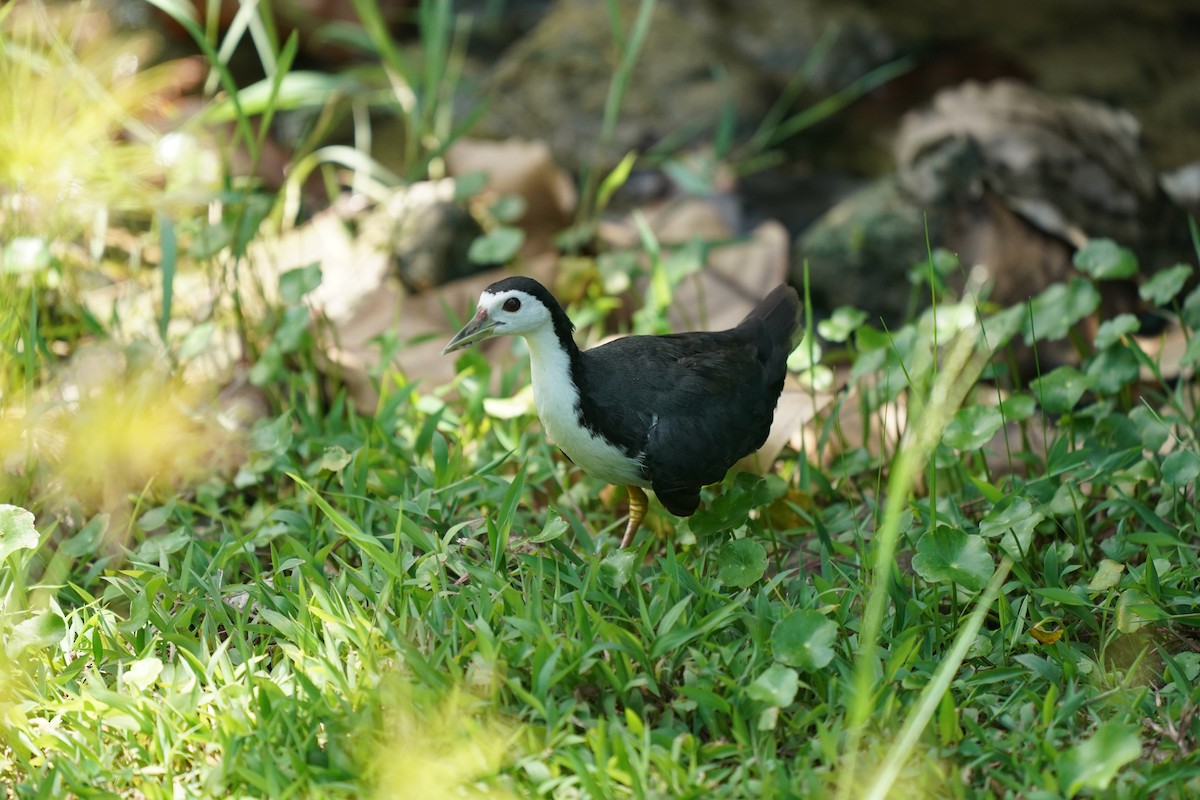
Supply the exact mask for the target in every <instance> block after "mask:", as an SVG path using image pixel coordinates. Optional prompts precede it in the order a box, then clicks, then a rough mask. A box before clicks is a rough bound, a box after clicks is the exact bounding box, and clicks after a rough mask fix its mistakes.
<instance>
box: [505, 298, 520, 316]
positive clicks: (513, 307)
mask: <svg viewBox="0 0 1200 800" xmlns="http://www.w3.org/2000/svg"><path fill="white" fill-rule="evenodd" d="M503 308H504V310H505V311H508V312H513V311H520V310H521V301H520V300H518V299H517V298H515V297H510V298H508V299H507V300H505V301H504V306H503Z"/></svg>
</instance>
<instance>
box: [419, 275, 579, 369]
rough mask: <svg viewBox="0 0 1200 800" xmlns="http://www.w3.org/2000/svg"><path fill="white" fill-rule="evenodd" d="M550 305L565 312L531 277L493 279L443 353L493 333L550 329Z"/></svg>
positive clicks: (552, 323) (551, 322)
mask: <svg viewBox="0 0 1200 800" xmlns="http://www.w3.org/2000/svg"><path fill="white" fill-rule="evenodd" d="M551 304H552V306H551ZM551 307H553V308H554V309H557V310H558V311H559V313H560V314H562V313H563V312H562V310H561V308H560V307H559V306H558V303H557V302H556V301H555V300H554V297H553V296H552V295H550V293H549V292H547V291H546V289H545V288H544V287H543V286H542V285H541V284H540V283H537V282H536V281H534V280H532V279H530V278H508V279H505V280H503V281H500V282H498V283H493V284H492V285H491V286H489V287H488V288H486V289H484V290H483V293H482V294H481V295H479V306H478V307H477V308H476V310H475V316H474V317H472V318H471V321H470V322H468V323H467V324H466V325H464V326H463V329H462V330H460V331H459V332H458V333H456V334H454V338H453V339H451V340H450V341H449V342H448V343H447V344H446V347H445V349H443V350H442V355H445V354H446V353H452V352H454V351H455V350H461V349H462V348H464V347H470V346H471V345H473V344H475V343H476V342H481V341H483V340H484V339H490V338H491V337H493V336H521V335H526V334H531V333H536V332H538V331H540V330H551V329H553V327H554V317H553V314H552V311H551ZM563 316H564V317H565V316H566V315H565V314H563Z"/></svg>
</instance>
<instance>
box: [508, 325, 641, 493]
mask: <svg viewBox="0 0 1200 800" xmlns="http://www.w3.org/2000/svg"><path fill="white" fill-rule="evenodd" d="M525 340H526V341H527V342H528V343H529V363H530V369H531V372H532V381H533V400H534V403H535V404H536V405H537V411H538V417H539V418H541V420H542V427H543V428H545V429H546V435H548V436H549V437H550V438H551V439H552V440H553V441H554V444H556V445H557V446H558V447H559V448H560V449H561V450H562V451H563V452H564V453H566V454H567V457H568V458H569V459H571V460H572V461H573V462H575V464H577V465H578V466H579V467H580V469H583V470H584V471H585V472H587V473H589V474H591V475H595V476H596V477H597V478H599V479H600V480H602V481H605V482H607V483H612V484H616V485H619V486H630V485H634V486H649V485H650V484H649V482H648V481H647V480H646V479H645V478H643V477H642V475H641V464H640V461H639V460H635V459H631V458H630V457H629V456H627V455H625V453H624V452H622V451H621V450H620V449H619V448H617V447H614V446H613V445H611V444H609V443H608V442H606V441H605V440H604V439H602V438H601V437H599V436H597V435H596V434H594V433H592V432H591V431H590V430H588V429H587V428H585V427H584V426H583V425H582V424H580V421H579V390H578V389H577V388H576V386H575V383H574V382H573V381H572V380H571V364H570V359H569V358H568V356H567V354H566V352H564V351H563V349H562V347H561V346H560V345H559V342H558V339H557V338H555V336H554V333H553V332H552V331H549V330H546V331H539V332H537V333H533V334H527V335H526V336H525Z"/></svg>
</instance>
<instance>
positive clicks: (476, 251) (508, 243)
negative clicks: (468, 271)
mask: <svg viewBox="0 0 1200 800" xmlns="http://www.w3.org/2000/svg"><path fill="white" fill-rule="evenodd" d="M524 243H525V231H523V230H521V229H520V228H511V227H509V226H507V225H502V226H500V227H499V228H496V229H495V230H494V231H492V232H491V233H487V234H484V235H483V236H480V237H479V238H478V239H476V240H475V241H473V242H471V247H470V249H468V250H467V258H469V259H471V263H473V264H504V263H505V262H507V261H508V260H509V259H511V258H512V257H513V256H515V255H516V254H517V251H518V250H520V249H521V245H522V244H524Z"/></svg>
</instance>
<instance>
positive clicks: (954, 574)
mask: <svg viewBox="0 0 1200 800" xmlns="http://www.w3.org/2000/svg"><path fill="white" fill-rule="evenodd" d="M912 566H913V569H914V570H916V571H917V574H918V575H920V576H921V577H922V578H924V579H925V580H927V581H929V582H930V583H942V582H945V581H950V582H953V583H956V584H958V585H959V586H962V587H963V588H965V589H970V590H971V591H979V590H980V589H982V588H983V586H984V584H986V583H987V580H988V578H990V577H991V576H992V570H993V568H994V564H993V563H992V557H991V555H989V554H988V551H987V545H986V544H985V543H984V541H983V537H981V536H970V535H968V534H967V533H966V532H965V531H960V530H958V529H957V528H951V527H949V526H948V525H939V526H938V527H937V529H936V530H933V531H930V532H929V533H926V534H925V535H924V536H922V537H921V540H920V541H919V542H917V554H916V555H915V556H913V560H912Z"/></svg>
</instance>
